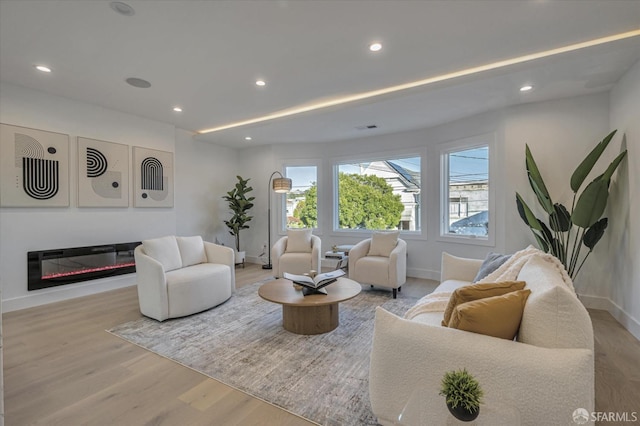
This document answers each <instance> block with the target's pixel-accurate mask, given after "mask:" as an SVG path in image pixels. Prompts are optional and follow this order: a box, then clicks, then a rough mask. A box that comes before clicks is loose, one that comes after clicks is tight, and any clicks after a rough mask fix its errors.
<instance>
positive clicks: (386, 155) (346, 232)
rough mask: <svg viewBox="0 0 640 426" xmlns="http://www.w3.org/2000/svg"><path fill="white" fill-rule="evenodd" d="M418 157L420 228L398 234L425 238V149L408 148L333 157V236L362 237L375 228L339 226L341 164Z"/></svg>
mask: <svg viewBox="0 0 640 426" xmlns="http://www.w3.org/2000/svg"><path fill="white" fill-rule="evenodd" d="M413 157H418V158H420V205H419V211H418V215H417V216H416V217H417V220H418V221H419V224H420V229H418V230H415V231H409V230H402V229H401V230H400V234H401V235H402V236H403V238H405V239H426V235H427V233H426V229H425V226H426V214H425V211H426V209H425V206H424V203H425V197H424V194H425V190H426V189H425V187H424V176H426V175H425V168H426V150H425V149H419V150H418V149H415V148H413V149H408V150H394V151H382V152H377V153H372V154H370V155H366V156H363V155H351V156H341V157H334V158H333V159H332V160H331V174H332V177H331V179H332V185H331V195H332V203H331V215H332V218H331V222H332V226H331V229H332V235H333V236H339V237H344V236H357V237H359V238H362V237H363V236H365V235H371V233H372V232H373V231H375V230H373V229H344V228H340V227H339V211H338V209H339V208H340V205H339V196H340V194H339V187H338V176H339V168H340V166H342V165H349V164H353V163H358V162H363V163H365V162H366V163H370V162H375V161H385V160H394V159H404V158H413Z"/></svg>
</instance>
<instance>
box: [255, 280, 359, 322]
mask: <svg viewBox="0 0 640 426" xmlns="http://www.w3.org/2000/svg"><path fill="white" fill-rule="evenodd" d="M324 289H325V290H327V294H326V295H325V294H311V295H309V296H304V295H303V294H302V290H296V289H295V288H293V283H292V282H291V281H289V280H285V279H282V278H281V279H277V280H275V281H269V282H268V283H266V284H263V285H262V286H260V289H259V290H258V294H259V295H260V297H262V298H263V299H265V300H268V301H269V302H274V303H279V304H281V305H282V326H283V327H284V329H285V330H287V331H290V332H292V333H296V334H322V333H327V332H329V331H331V330H334V329H335V328H336V327H338V324H339V323H340V315H339V312H338V304H339V303H340V302H344V301H345V300H349V299H351V298H353V297H355V296H357V295H358V293H360V291H361V290H362V287H361V286H360V284H358V283H357V282H355V281H353V280H350V279H348V278H338V281H336V282H335V283H332V284H329V285H328V286H326V287H324Z"/></svg>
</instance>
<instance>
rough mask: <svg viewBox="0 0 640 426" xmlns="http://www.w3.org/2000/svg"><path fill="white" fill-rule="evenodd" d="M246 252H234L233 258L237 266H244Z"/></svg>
mask: <svg viewBox="0 0 640 426" xmlns="http://www.w3.org/2000/svg"><path fill="white" fill-rule="evenodd" d="M246 254H247V252H245V251H236V252H235V256H236V261H235V262H236V265H239V264H244V259H245V257H246Z"/></svg>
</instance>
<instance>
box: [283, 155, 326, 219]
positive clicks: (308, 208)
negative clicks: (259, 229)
mask: <svg viewBox="0 0 640 426" xmlns="http://www.w3.org/2000/svg"><path fill="white" fill-rule="evenodd" d="M284 169H285V176H286V177H288V178H290V179H291V180H292V185H293V187H292V188H291V191H290V192H289V193H288V194H287V196H286V197H284V198H285V203H286V204H285V211H286V215H285V218H286V220H285V227H286V228H317V227H318V203H317V200H318V185H317V182H318V167H317V166H315V165H313V166H285V168H284Z"/></svg>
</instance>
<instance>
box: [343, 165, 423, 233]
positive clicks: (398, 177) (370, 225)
mask: <svg viewBox="0 0 640 426" xmlns="http://www.w3.org/2000/svg"><path fill="white" fill-rule="evenodd" d="M334 170H335V182H337V185H336V186H337V202H336V206H337V208H336V212H335V225H334V228H336V229H367V230H375V229H401V230H406V231H419V230H420V188H421V185H422V183H421V175H420V171H421V170H420V157H406V158H387V159H383V160H375V161H360V162H350V163H345V164H339V165H337V166H336V167H335V169H334Z"/></svg>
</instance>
